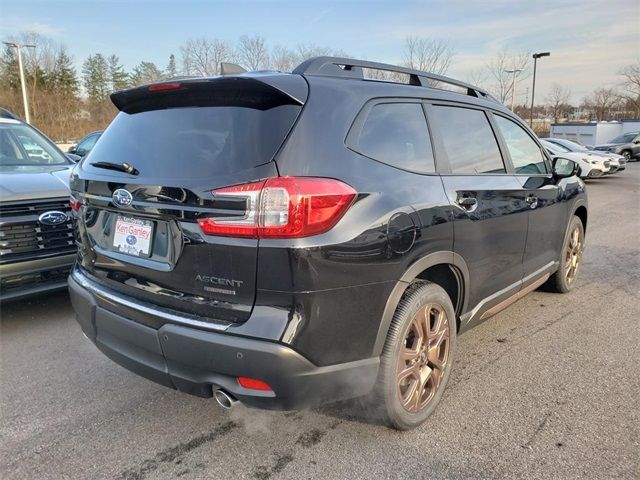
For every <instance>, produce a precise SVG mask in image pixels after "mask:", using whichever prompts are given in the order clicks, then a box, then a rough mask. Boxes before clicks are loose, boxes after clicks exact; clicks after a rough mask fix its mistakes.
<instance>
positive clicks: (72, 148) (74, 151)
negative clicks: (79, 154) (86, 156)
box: [67, 145, 78, 153]
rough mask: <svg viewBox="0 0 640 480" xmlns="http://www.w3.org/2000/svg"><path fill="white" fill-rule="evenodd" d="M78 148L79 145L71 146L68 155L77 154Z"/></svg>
mask: <svg viewBox="0 0 640 480" xmlns="http://www.w3.org/2000/svg"><path fill="white" fill-rule="evenodd" d="M77 148H78V145H71V146H70V147H69V149H68V150H67V153H76V149H77Z"/></svg>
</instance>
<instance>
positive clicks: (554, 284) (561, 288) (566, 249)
mask: <svg viewBox="0 0 640 480" xmlns="http://www.w3.org/2000/svg"><path fill="white" fill-rule="evenodd" d="M583 251H584V226H583V225H582V221H581V220H580V219H579V218H578V217H576V216H573V217H572V218H571V221H570V222H569V228H568V229H567V233H566V235H565V239H564V242H563V243H562V252H561V253H560V267H559V268H558V270H557V271H556V273H554V274H553V275H552V276H551V278H549V281H548V282H547V285H548V287H549V289H550V290H551V291H553V292H557V293H568V292H570V291H571V290H572V289H573V287H574V285H575V283H576V278H577V275H578V268H579V267H580V261H581V260H582V252H583Z"/></svg>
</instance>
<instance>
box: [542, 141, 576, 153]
mask: <svg viewBox="0 0 640 480" xmlns="http://www.w3.org/2000/svg"><path fill="white" fill-rule="evenodd" d="M540 141H541V142H542V145H543V146H544V148H546V149H547V150H549V151H550V152H551V153H553V154H554V155H557V154H559V153H562V152H570V151H571V150H569V149H568V148H566V147H563V146H562V145H558V144H557V143H551V142H548V141H547V140H540Z"/></svg>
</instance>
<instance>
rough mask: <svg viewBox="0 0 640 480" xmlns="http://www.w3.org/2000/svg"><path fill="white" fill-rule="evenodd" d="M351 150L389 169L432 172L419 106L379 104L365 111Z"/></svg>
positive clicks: (427, 137) (422, 116) (429, 149)
mask: <svg viewBox="0 0 640 480" xmlns="http://www.w3.org/2000/svg"><path fill="white" fill-rule="evenodd" d="M352 148H353V149H354V150H356V151H357V152H358V153H361V154H362V155H366V156H367V157H370V158H373V159H374V160H378V161H380V162H383V163H386V164H388V165H391V166H392V167H397V168H401V169H403V170H410V171H413V172H418V173H431V172H434V171H435V167H434V161H433V151H432V149H431V142H430V140H429V132H428V130H427V121H426V119H425V116H424V111H423V110H422V105H421V104H419V103H379V104H377V105H374V106H373V107H372V108H371V110H369V112H368V115H367V118H366V119H365V121H364V123H363V125H362V129H361V130H360V133H359V135H358V138H357V141H356V144H355V145H353V146H352Z"/></svg>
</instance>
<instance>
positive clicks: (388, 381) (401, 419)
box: [375, 282, 456, 430]
mask: <svg viewBox="0 0 640 480" xmlns="http://www.w3.org/2000/svg"><path fill="white" fill-rule="evenodd" d="M455 348H456V317H455V311H454V309H453V305H452V304H451V300H450V298H449V296H448V295H447V293H446V292H445V291H444V290H443V289H442V288H441V287H440V286H438V285H435V284H433V283H423V282H420V283H416V284H414V285H412V286H411V287H410V288H409V290H408V292H407V293H406V294H405V296H404V297H403V298H402V300H401V301H400V304H399V305H398V308H397V310H396V312H395V314H394V317H393V320H392V322H391V326H390V328H389V334H388V336H387V340H386V343H385V347H384V351H383V354H382V357H381V359H380V376H379V378H378V384H377V385H376V389H375V396H376V403H377V405H378V407H380V408H381V409H382V410H383V411H382V414H383V416H384V417H385V419H386V420H387V423H388V424H389V425H390V426H392V427H393V428H396V429H398V430H409V429H412V428H415V427H417V426H418V425H420V424H421V423H422V422H424V421H425V420H426V419H427V417H429V415H431V413H432V412H433V410H434V409H435V408H436V406H437V404H438V402H439V401H440V398H441V397H442V393H443V391H444V389H445V387H446V384H447V381H448V379H449V374H450V372H451V364H452V361H453V354H454V352H455Z"/></svg>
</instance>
